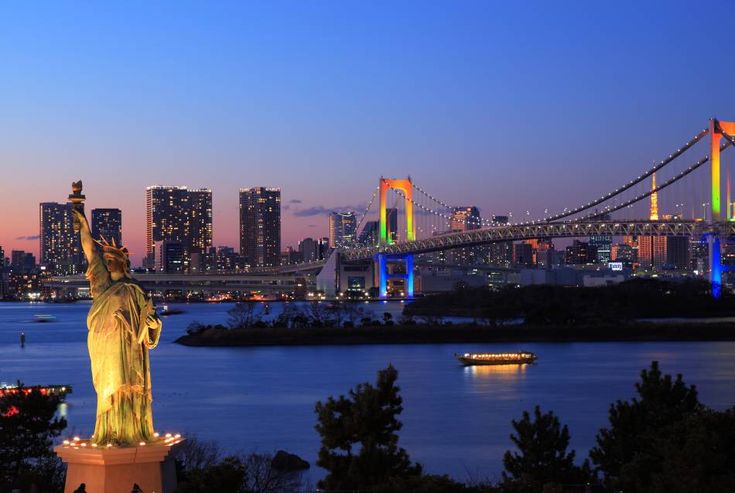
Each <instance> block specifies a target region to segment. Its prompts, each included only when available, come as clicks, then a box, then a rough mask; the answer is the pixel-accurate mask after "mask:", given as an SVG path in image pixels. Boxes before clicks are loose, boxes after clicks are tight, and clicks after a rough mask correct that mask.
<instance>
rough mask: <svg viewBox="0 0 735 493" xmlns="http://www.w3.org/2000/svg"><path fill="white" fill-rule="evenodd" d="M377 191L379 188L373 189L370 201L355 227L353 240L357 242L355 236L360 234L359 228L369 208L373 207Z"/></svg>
mask: <svg viewBox="0 0 735 493" xmlns="http://www.w3.org/2000/svg"><path fill="white" fill-rule="evenodd" d="M378 190H380V187H375V190H373V196H372V197H370V201H369V202H368V205H367V207H366V208H365V211H364V212H363V213H362V217H361V218H360V221H359V222H358V223H357V226H355V240H357V236H358V235H359V234H360V226H362V223H363V222H365V218H366V217H367V215H368V212H370V208H371V207H372V206H373V202H375V198H376V197H377V196H378Z"/></svg>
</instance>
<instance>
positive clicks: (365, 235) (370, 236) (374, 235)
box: [357, 221, 380, 246]
mask: <svg viewBox="0 0 735 493" xmlns="http://www.w3.org/2000/svg"><path fill="white" fill-rule="evenodd" d="M379 229H380V223H379V222H378V221H367V222H366V223H365V226H363V227H362V231H361V232H360V236H359V237H358V239H357V241H358V242H359V243H360V244H361V245H366V246H376V245H377V244H378V243H379V242H380V233H379Z"/></svg>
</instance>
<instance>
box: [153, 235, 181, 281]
mask: <svg viewBox="0 0 735 493" xmlns="http://www.w3.org/2000/svg"><path fill="white" fill-rule="evenodd" d="M153 250H154V254H155V259H156V261H155V270H156V271H157V272H166V273H175V272H183V271H184V245H183V244H182V243H181V242H180V241H169V240H163V241H157V242H155V244H154V245H153Z"/></svg>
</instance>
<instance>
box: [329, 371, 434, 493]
mask: <svg viewBox="0 0 735 493" xmlns="http://www.w3.org/2000/svg"><path fill="white" fill-rule="evenodd" d="M397 379H398V371H397V370H396V369H395V368H394V367H393V366H388V367H387V368H385V369H384V370H381V371H379V372H378V380H377V382H376V385H375V386H373V385H371V384H369V383H362V384H360V385H358V386H357V387H356V388H354V389H352V390H350V392H349V395H348V397H345V396H339V397H338V398H337V399H335V398H334V397H329V398H328V399H327V401H326V402H324V403H322V402H317V403H316V414H317V419H318V422H317V425H316V430H317V431H318V432H319V434H320V435H321V448H320V449H319V459H318V461H317V464H318V465H319V466H321V467H323V468H324V469H326V470H327V471H328V474H327V476H326V477H325V478H324V479H323V480H321V481H320V482H319V486H320V487H322V488H325V489H328V490H350V489H357V488H360V489H365V488H371V487H375V486H378V485H384V484H387V483H389V482H391V481H395V480H401V479H405V478H408V477H411V476H419V475H420V474H421V467H420V466H419V465H414V464H412V463H411V461H410V459H409V456H408V453H407V452H406V451H405V450H404V449H402V448H400V447H399V446H398V431H399V430H400V429H401V426H402V425H401V422H400V421H398V419H397V417H398V415H399V414H400V413H401V411H402V410H403V406H402V402H403V401H402V399H401V396H400V395H399V390H400V389H399V387H398V386H397V385H396V380H397Z"/></svg>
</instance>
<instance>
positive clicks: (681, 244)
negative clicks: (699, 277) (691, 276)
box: [666, 236, 689, 270]
mask: <svg viewBox="0 0 735 493" xmlns="http://www.w3.org/2000/svg"><path fill="white" fill-rule="evenodd" d="M666 266H667V267H668V268H670V269H676V270H686V269H688V268H689V237H687V236H667V237H666Z"/></svg>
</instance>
